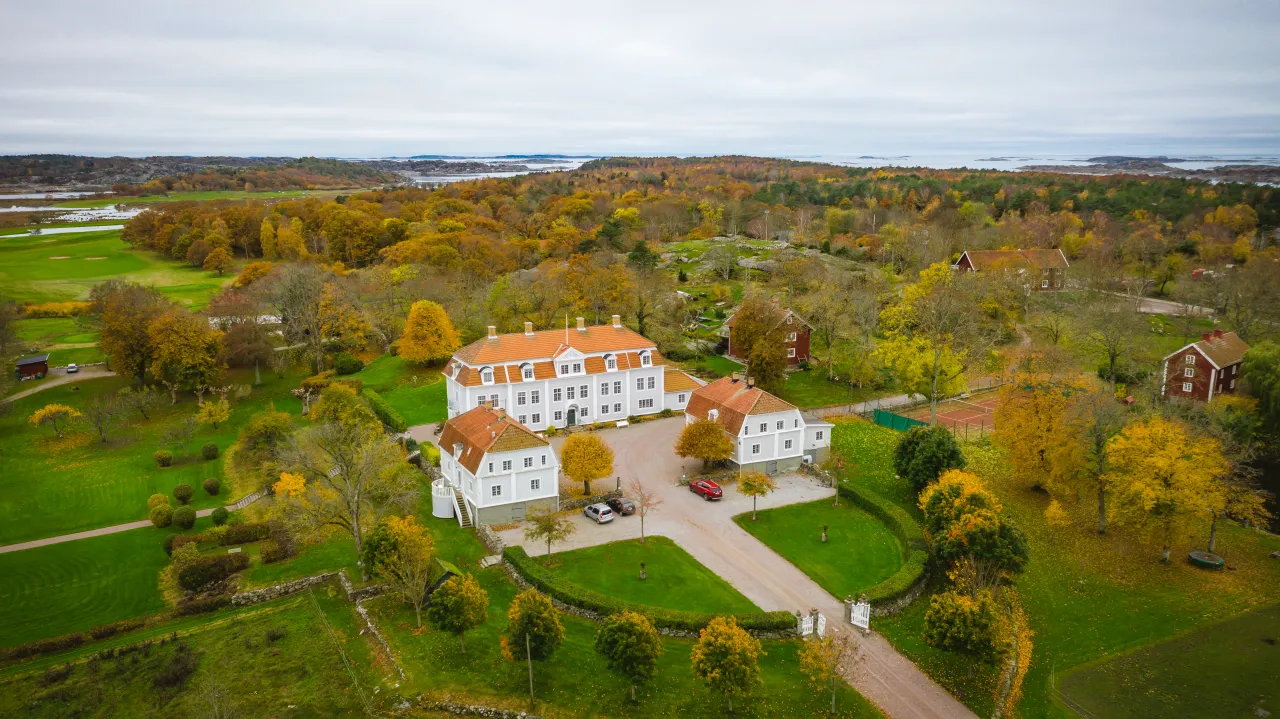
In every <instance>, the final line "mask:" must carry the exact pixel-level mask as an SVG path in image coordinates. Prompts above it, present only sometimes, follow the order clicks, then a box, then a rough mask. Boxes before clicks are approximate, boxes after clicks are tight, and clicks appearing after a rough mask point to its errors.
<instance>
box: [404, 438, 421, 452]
mask: <svg viewBox="0 0 1280 719" xmlns="http://www.w3.org/2000/svg"><path fill="white" fill-rule="evenodd" d="M404 448H405V451H406V452H417V451H418V449H419V445H418V440H416V439H414V438H413V437H405V438H404Z"/></svg>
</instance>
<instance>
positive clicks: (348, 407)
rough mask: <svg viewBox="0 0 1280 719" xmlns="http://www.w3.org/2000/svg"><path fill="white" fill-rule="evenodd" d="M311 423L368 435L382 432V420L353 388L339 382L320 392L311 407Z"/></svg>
mask: <svg viewBox="0 0 1280 719" xmlns="http://www.w3.org/2000/svg"><path fill="white" fill-rule="evenodd" d="M310 416H311V421H312V422H317V423H331V424H338V425H341V426H343V427H349V428H351V429H352V430H354V431H359V432H364V433H366V434H369V435H378V434H381V432H382V420H380V419H378V415H377V414H375V413H374V411H373V410H372V409H371V408H370V407H369V404H368V402H366V401H365V399H364V398H363V397H361V396H360V395H358V394H356V391H355V389H354V388H353V387H350V386H348V385H346V384H342V383H339V382H334V383H332V384H329V385H328V386H327V387H325V388H324V389H322V390H320V398H319V399H318V400H316V403H315V404H314V405H312V407H311V415H310Z"/></svg>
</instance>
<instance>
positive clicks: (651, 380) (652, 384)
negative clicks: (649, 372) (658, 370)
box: [648, 377, 657, 389]
mask: <svg viewBox="0 0 1280 719" xmlns="http://www.w3.org/2000/svg"><path fill="white" fill-rule="evenodd" d="M656 382H657V378H656V377H650V378H649V382H648V384H649V389H653V388H654V387H656V386H657V384H656Z"/></svg>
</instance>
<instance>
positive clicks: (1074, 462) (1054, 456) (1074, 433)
mask: <svg viewBox="0 0 1280 719" xmlns="http://www.w3.org/2000/svg"><path fill="white" fill-rule="evenodd" d="M1124 422H1125V418H1124V410H1123V409H1121V407H1120V406H1119V405H1118V404H1116V401H1115V398H1113V397H1112V396H1111V395H1110V394H1109V393H1107V392H1085V393H1081V394H1077V395H1074V396H1073V397H1072V398H1071V402H1070V404H1069V405H1068V406H1067V408H1066V410H1065V413H1064V416H1063V419H1062V431H1061V433H1060V434H1059V436H1058V439H1057V442H1055V443H1054V445H1053V446H1052V447H1051V448H1050V454H1049V466H1050V468H1051V470H1052V471H1051V473H1050V484H1049V489H1050V493H1051V494H1053V495H1055V496H1060V497H1066V498H1068V499H1071V500H1073V501H1079V500H1080V499H1081V497H1083V496H1085V495H1088V496H1091V497H1094V498H1095V499H1096V504H1097V513H1098V534H1106V533H1107V516H1108V512H1109V508H1108V505H1107V500H1108V498H1109V497H1110V496H1111V494H1112V492H1113V491H1114V486H1113V481H1114V480H1115V479H1116V477H1115V476H1114V475H1113V474H1112V473H1111V467H1110V463H1109V459H1110V451H1111V439H1112V438H1113V437H1115V436H1116V434H1117V433H1118V432H1119V431H1120V430H1121V428H1123V427H1124Z"/></svg>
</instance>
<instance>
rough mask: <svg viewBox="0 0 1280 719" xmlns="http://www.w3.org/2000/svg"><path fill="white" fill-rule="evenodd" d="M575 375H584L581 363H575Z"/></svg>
mask: <svg viewBox="0 0 1280 719" xmlns="http://www.w3.org/2000/svg"><path fill="white" fill-rule="evenodd" d="M573 373H574V374H582V363H581V362H574V363H573Z"/></svg>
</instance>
